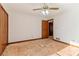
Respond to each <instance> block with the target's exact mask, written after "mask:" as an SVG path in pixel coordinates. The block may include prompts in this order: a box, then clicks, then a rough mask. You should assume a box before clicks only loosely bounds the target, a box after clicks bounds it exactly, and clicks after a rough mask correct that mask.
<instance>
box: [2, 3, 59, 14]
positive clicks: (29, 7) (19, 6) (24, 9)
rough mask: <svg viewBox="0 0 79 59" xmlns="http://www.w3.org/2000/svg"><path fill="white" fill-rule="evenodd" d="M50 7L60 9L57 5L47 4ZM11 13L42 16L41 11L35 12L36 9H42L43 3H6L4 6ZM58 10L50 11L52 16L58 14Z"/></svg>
mask: <svg viewBox="0 0 79 59" xmlns="http://www.w3.org/2000/svg"><path fill="white" fill-rule="evenodd" d="M47 5H48V6H49V7H59V6H58V4H56V3H47ZM3 6H5V8H7V10H8V11H9V12H19V13H28V14H40V11H33V9H34V8H40V7H42V6H43V3H5V4H3ZM57 12H58V10H53V11H50V14H57Z"/></svg>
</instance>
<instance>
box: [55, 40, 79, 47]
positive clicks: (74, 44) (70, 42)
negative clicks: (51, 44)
mask: <svg viewBox="0 0 79 59" xmlns="http://www.w3.org/2000/svg"><path fill="white" fill-rule="evenodd" d="M54 40H56V39H54ZM56 41H60V42H64V43H67V44H70V45H73V46H76V47H79V43H77V42H74V41H63V40H56Z"/></svg>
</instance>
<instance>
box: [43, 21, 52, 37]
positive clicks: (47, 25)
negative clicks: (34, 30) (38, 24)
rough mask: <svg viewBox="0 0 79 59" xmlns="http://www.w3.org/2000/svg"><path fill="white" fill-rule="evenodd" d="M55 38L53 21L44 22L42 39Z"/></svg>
mask: <svg viewBox="0 0 79 59" xmlns="http://www.w3.org/2000/svg"><path fill="white" fill-rule="evenodd" d="M48 37H52V38H53V19H50V20H43V21H42V38H48Z"/></svg>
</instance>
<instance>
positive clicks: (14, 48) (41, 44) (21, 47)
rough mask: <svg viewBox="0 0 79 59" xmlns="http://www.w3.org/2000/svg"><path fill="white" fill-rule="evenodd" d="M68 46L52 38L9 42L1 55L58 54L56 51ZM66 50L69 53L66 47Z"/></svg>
mask: <svg viewBox="0 0 79 59" xmlns="http://www.w3.org/2000/svg"><path fill="white" fill-rule="evenodd" d="M68 46H69V45H67V44H64V43H60V42H57V41H54V40H52V39H39V40H34V41H28V42H22V43H16V44H10V45H8V46H7V48H6V49H5V51H4V52H3V54H2V56H59V55H60V54H58V53H57V52H59V51H62V50H63V49H65V48H66V47H68ZM69 49H70V48H69ZM78 49H79V48H78ZM66 52H70V53H71V51H70V50H69V51H68V49H67V51H66ZM61 53H62V52H61ZM65 55H66V54H65ZM73 55H74V54H73Z"/></svg>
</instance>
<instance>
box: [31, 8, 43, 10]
mask: <svg viewBox="0 0 79 59" xmlns="http://www.w3.org/2000/svg"><path fill="white" fill-rule="evenodd" d="M42 9H43V8H37V9H33V10H42Z"/></svg>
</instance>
